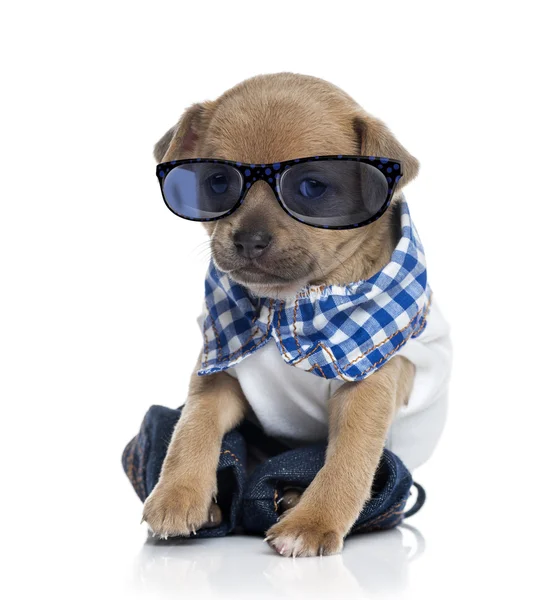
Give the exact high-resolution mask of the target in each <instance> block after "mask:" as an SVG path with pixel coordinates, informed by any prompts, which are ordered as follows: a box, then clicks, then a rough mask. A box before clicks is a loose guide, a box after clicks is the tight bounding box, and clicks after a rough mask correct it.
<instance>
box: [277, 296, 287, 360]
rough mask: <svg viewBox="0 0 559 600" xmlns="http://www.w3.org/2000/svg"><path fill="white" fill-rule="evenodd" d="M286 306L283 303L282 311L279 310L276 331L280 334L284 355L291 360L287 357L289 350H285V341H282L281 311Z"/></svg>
mask: <svg viewBox="0 0 559 600" xmlns="http://www.w3.org/2000/svg"><path fill="white" fill-rule="evenodd" d="M284 305H285V301H284V302H282V303H281V306H280V309H279V310H278V324H277V328H276V329H277V332H278V338H279V343H280V346H281V349H282V352H283V355H284V356H287V358H289V356H288V355H287V350H286V349H285V346H284V345H283V340H282V339H281V309H282V307H283V306H284Z"/></svg>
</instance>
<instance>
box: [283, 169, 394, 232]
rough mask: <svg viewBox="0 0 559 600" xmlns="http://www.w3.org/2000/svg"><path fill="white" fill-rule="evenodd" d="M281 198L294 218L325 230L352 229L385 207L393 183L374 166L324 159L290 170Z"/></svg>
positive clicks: (285, 173) (285, 175)
mask: <svg viewBox="0 0 559 600" xmlns="http://www.w3.org/2000/svg"><path fill="white" fill-rule="evenodd" d="M279 193H280V197H281V201H282V203H283V205H284V206H285V208H286V209H287V211H288V212H289V213H290V214H292V215H293V216H294V217H296V218H297V219H299V220H300V221H303V222H304V223H309V224H310V225H318V226H323V227H351V226H352V225H357V224H359V223H363V222H364V221H368V220H369V219H371V218H373V217H375V216H376V215H377V214H379V213H381V211H382V210H383V209H385V208H386V204H387V200H388V198H389V196H390V184H389V182H388V181H387V178H386V177H385V176H384V174H383V173H382V172H381V171H380V170H379V169H377V168H376V167H374V166H373V165H371V164H369V163H365V162H358V161H351V160H347V161H346V160H323V161H316V162H314V161H310V162H305V163H300V164H296V165H293V166H292V167H289V168H288V169H287V170H286V171H285V172H284V174H283V176H282V178H281V180H280V190H279Z"/></svg>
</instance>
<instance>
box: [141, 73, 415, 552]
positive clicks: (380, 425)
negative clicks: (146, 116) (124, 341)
mask: <svg viewBox="0 0 559 600" xmlns="http://www.w3.org/2000/svg"><path fill="white" fill-rule="evenodd" d="M154 153H155V156H156V159H157V160H158V161H161V162H162V161H167V160H175V159H180V158H188V157H212V158H225V159H229V160H235V161H241V162H247V163H272V162H279V161H282V160H287V159H291V158H297V157H305V156H315V155H326V154H364V155H375V156H386V157H388V158H394V159H398V160H400V161H401V162H402V164H403V171H404V177H403V178H402V180H401V182H400V184H399V188H398V190H397V192H396V196H398V194H399V192H400V190H401V188H402V187H403V186H404V185H405V184H406V183H407V182H408V181H410V180H411V179H412V178H413V177H414V176H415V175H416V174H417V170H418V163H417V160H416V159H415V158H413V157H412V156H411V155H410V154H409V153H408V152H407V151H406V150H405V149H404V148H403V147H402V146H401V145H400V144H399V142H398V141H397V140H396V139H395V138H394V136H393V135H392V134H391V133H390V131H389V130H388V128H387V127H386V126H385V125H384V124H383V123H382V122H380V121H378V120H377V119H375V118H374V117H372V116H370V115H369V114H367V113H366V112H365V111H364V110H363V109H362V108H361V107H360V106H359V105H357V104H356V103H355V102H354V101H353V100H352V99H351V98H350V97H349V96H348V95H347V94H346V93H345V92H343V91H342V90H340V89H339V88H337V87H335V86H333V85H332V84H329V83H327V82H325V81H322V80H320V79H316V78H313V77H308V76H303V75H295V74H291V73H280V74H276V75H263V76H258V77H254V78H252V79H249V80H247V81H244V82H242V83H241V84H239V85H237V86H235V87H234V88H232V89H231V90H229V91H227V92H226V93H225V94H223V95H222V96H221V97H220V98H219V99H218V100H216V101H212V102H204V103H202V104H196V105H194V106H193V107H191V108H189V109H188V110H187V111H185V113H184V115H183V117H182V118H181V119H180V121H179V123H178V124H177V125H176V126H175V127H174V128H172V129H171V130H169V131H168V132H167V133H166V134H165V135H164V136H163V138H162V139H161V140H160V141H159V142H158V143H157V144H156V147H155V152H154ZM393 216H394V215H393V214H392V211H390V210H389V211H387V213H386V214H385V215H383V217H382V218H380V219H379V220H378V221H376V222H374V223H372V224H370V225H368V226H366V227H361V228H358V229H352V230H345V231H327V230H321V229H317V228H312V227H308V226H306V225H303V224H300V223H297V222H296V221H295V220H293V219H292V218H291V217H289V216H288V215H287V214H286V213H285V212H284V211H283V210H282V209H281V207H280V206H279V205H278V203H277V201H276V199H275V197H274V194H273V192H272V190H271V189H270V188H269V186H267V185H266V184H265V183H264V182H258V183H256V184H255V185H254V186H253V187H252V188H251V189H250V191H249V193H248V194H247V198H246V200H245V202H244V203H243V205H242V206H241V207H240V208H239V209H238V210H237V211H236V212H235V213H234V214H233V215H231V216H229V217H228V218H226V219H222V220H220V221H217V222H214V223H209V224H207V225H205V227H206V229H207V230H208V233H209V234H210V235H211V247H212V254H213V258H214V260H215V261H216V263H217V265H218V266H219V267H220V268H221V269H222V270H223V271H226V272H227V273H229V275H230V276H231V277H232V278H234V279H236V280H237V281H238V282H239V283H241V284H243V285H245V286H247V287H249V288H250V289H251V290H252V291H254V292H255V293H256V294H258V295H269V296H276V297H285V296H289V295H290V294H292V293H293V292H294V291H295V290H297V289H298V288H300V287H301V286H302V285H306V284H317V285H320V284H325V285H330V284H339V285H343V284H347V283H350V282H353V281H358V280H360V279H364V278H368V277H370V276H371V275H372V274H373V273H374V272H376V271H378V270H379V269H381V268H382V267H383V266H384V265H385V264H386V263H387V262H388V260H389V258H390V255H391V253H392V251H393V249H394V246H395V243H396V238H395V235H394V233H395V228H394V223H393ZM254 226H258V227H262V228H266V229H268V230H270V231H271V232H272V233H273V244H272V245H271V247H270V249H269V251H267V252H266V253H265V254H264V256H263V257H262V259H260V258H259V259H258V263H257V271H258V272H256V273H254V272H253V271H252V270H250V269H247V265H246V264H245V263H243V262H242V261H240V259H239V257H238V256H237V253H236V252H235V248H234V244H233V241H232V237H233V234H234V233H235V232H236V231H238V230H239V229H242V228H247V227H254ZM278 273H281V275H282V276H281V277H278ZM413 376H414V368H413V365H412V364H411V363H410V362H408V361H407V360H406V359H404V358H400V357H395V358H393V359H392V360H391V361H389V362H388V363H387V364H386V365H385V366H384V367H382V369H380V370H379V371H377V372H376V373H374V374H373V375H371V376H370V377H368V378H367V379H365V380H363V381H361V382H358V383H346V384H344V385H343V386H342V387H341V388H340V389H339V390H338V391H337V392H336V394H334V395H333V396H332V398H331V400H330V405H329V443H328V452H327V458H326V464H325V465H324V467H323V468H322V469H321V470H320V472H319V473H318V475H317V477H316V478H315V480H314V481H313V482H312V484H311V485H310V486H309V487H308V489H307V490H306V491H305V492H304V494H303V496H302V498H301V500H300V502H299V503H298V504H297V505H296V506H295V507H294V508H292V509H291V510H289V511H287V512H286V513H285V514H284V516H283V517H282V519H281V520H280V521H279V522H278V523H277V524H276V525H274V526H273V527H272V528H271V529H270V531H269V532H268V541H269V543H270V545H271V546H272V547H274V548H275V549H276V550H277V551H278V552H280V553H281V554H283V555H293V556H295V555H298V556H316V555H317V554H332V553H335V552H339V551H340V549H341V547H342V544H343V538H344V536H345V535H346V534H347V532H348V530H349V529H350V527H351V525H352V524H353V522H354V521H355V519H356V518H357V516H358V514H359V512H360V510H361V508H362V507H363V504H364V503H365V501H366V499H367V498H368V496H369V494H370V490H371V484H372V480H373V477H374V473H375V471H376V468H377V466H378V462H379V459H380V455H381V452H382V448H383V445H384V441H385V438H386V435H387V431H388V428H389V426H390V423H391V420H392V418H393V416H394V414H395V412H396V411H397V410H398V408H399V407H400V406H401V405H402V404H404V403H405V402H407V399H408V397H409V394H410V391H411V386H412V382H413ZM246 408H247V403H246V400H245V399H244V398H243V395H242V392H241V389H240V387H239V384H238V382H237V381H236V380H235V379H234V378H232V377H230V376H228V375H227V374H226V373H219V374H216V375H211V376H206V377H202V378H200V377H197V375H196V370H195V372H194V374H193V376H192V380H191V388H190V392H189V396H188V400H187V402H186V404H185V408H184V410H183V414H182V417H181V420H180V422H179V424H178V425H177V428H176V430H175V432H174V434H173V439H172V442H171V445H170V447H169V452H168V455H167V458H166V459H165V463H164V467H163V471H162V474H161V478H160V481H159V483H158V484H157V486H156V488H155V489H154V490H153V492H152V494H151V495H150V497H149V498H148V499H147V501H146V504H145V510H144V518H145V519H146V521H147V522H148V523H149V525H150V527H151V528H152V530H153V531H154V532H155V533H157V534H159V535H178V534H186V533H188V532H191V531H193V530H195V529H196V528H199V527H200V526H201V525H202V524H203V523H204V522H205V521H206V520H207V515H208V510H209V506H210V503H211V498H212V495H213V494H215V492H216V489H215V485H216V482H215V471H216V466H217V462H218V459H219V448H220V443H221V438H222V436H223V434H224V433H225V432H226V431H227V430H228V429H231V428H232V427H234V426H235V425H236V424H237V423H238V422H239V421H240V420H241V419H242V417H243V415H244V414H245V411H246Z"/></svg>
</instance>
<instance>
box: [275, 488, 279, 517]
mask: <svg viewBox="0 0 559 600" xmlns="http://www.w3.org/2000/svg"><path fill="white" fill-rule="evenodd" d="M274 510H275V511H276V512H278V510H279V507H278V491H277V490H274Z"/></svg>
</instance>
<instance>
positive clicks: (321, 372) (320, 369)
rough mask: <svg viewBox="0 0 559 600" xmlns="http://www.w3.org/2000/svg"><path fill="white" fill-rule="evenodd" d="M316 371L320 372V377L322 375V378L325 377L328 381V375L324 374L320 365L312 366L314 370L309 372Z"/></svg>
mask: <svg viewBox="0 0 559 600" xmlns="http://www.w3.org/2000/svg"><path fill="white" fill-rule="evenodd" d="M314 369H318V370H319V371H320V375H321V376H322V377H324V379H328V378H327V377H326V375H325V374H324V371H323V370H322V368H321V367H320V365H319V364H318V363H315V364H314V365H313V366H312V369H309V371H313V370H314Z"/></svg>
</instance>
